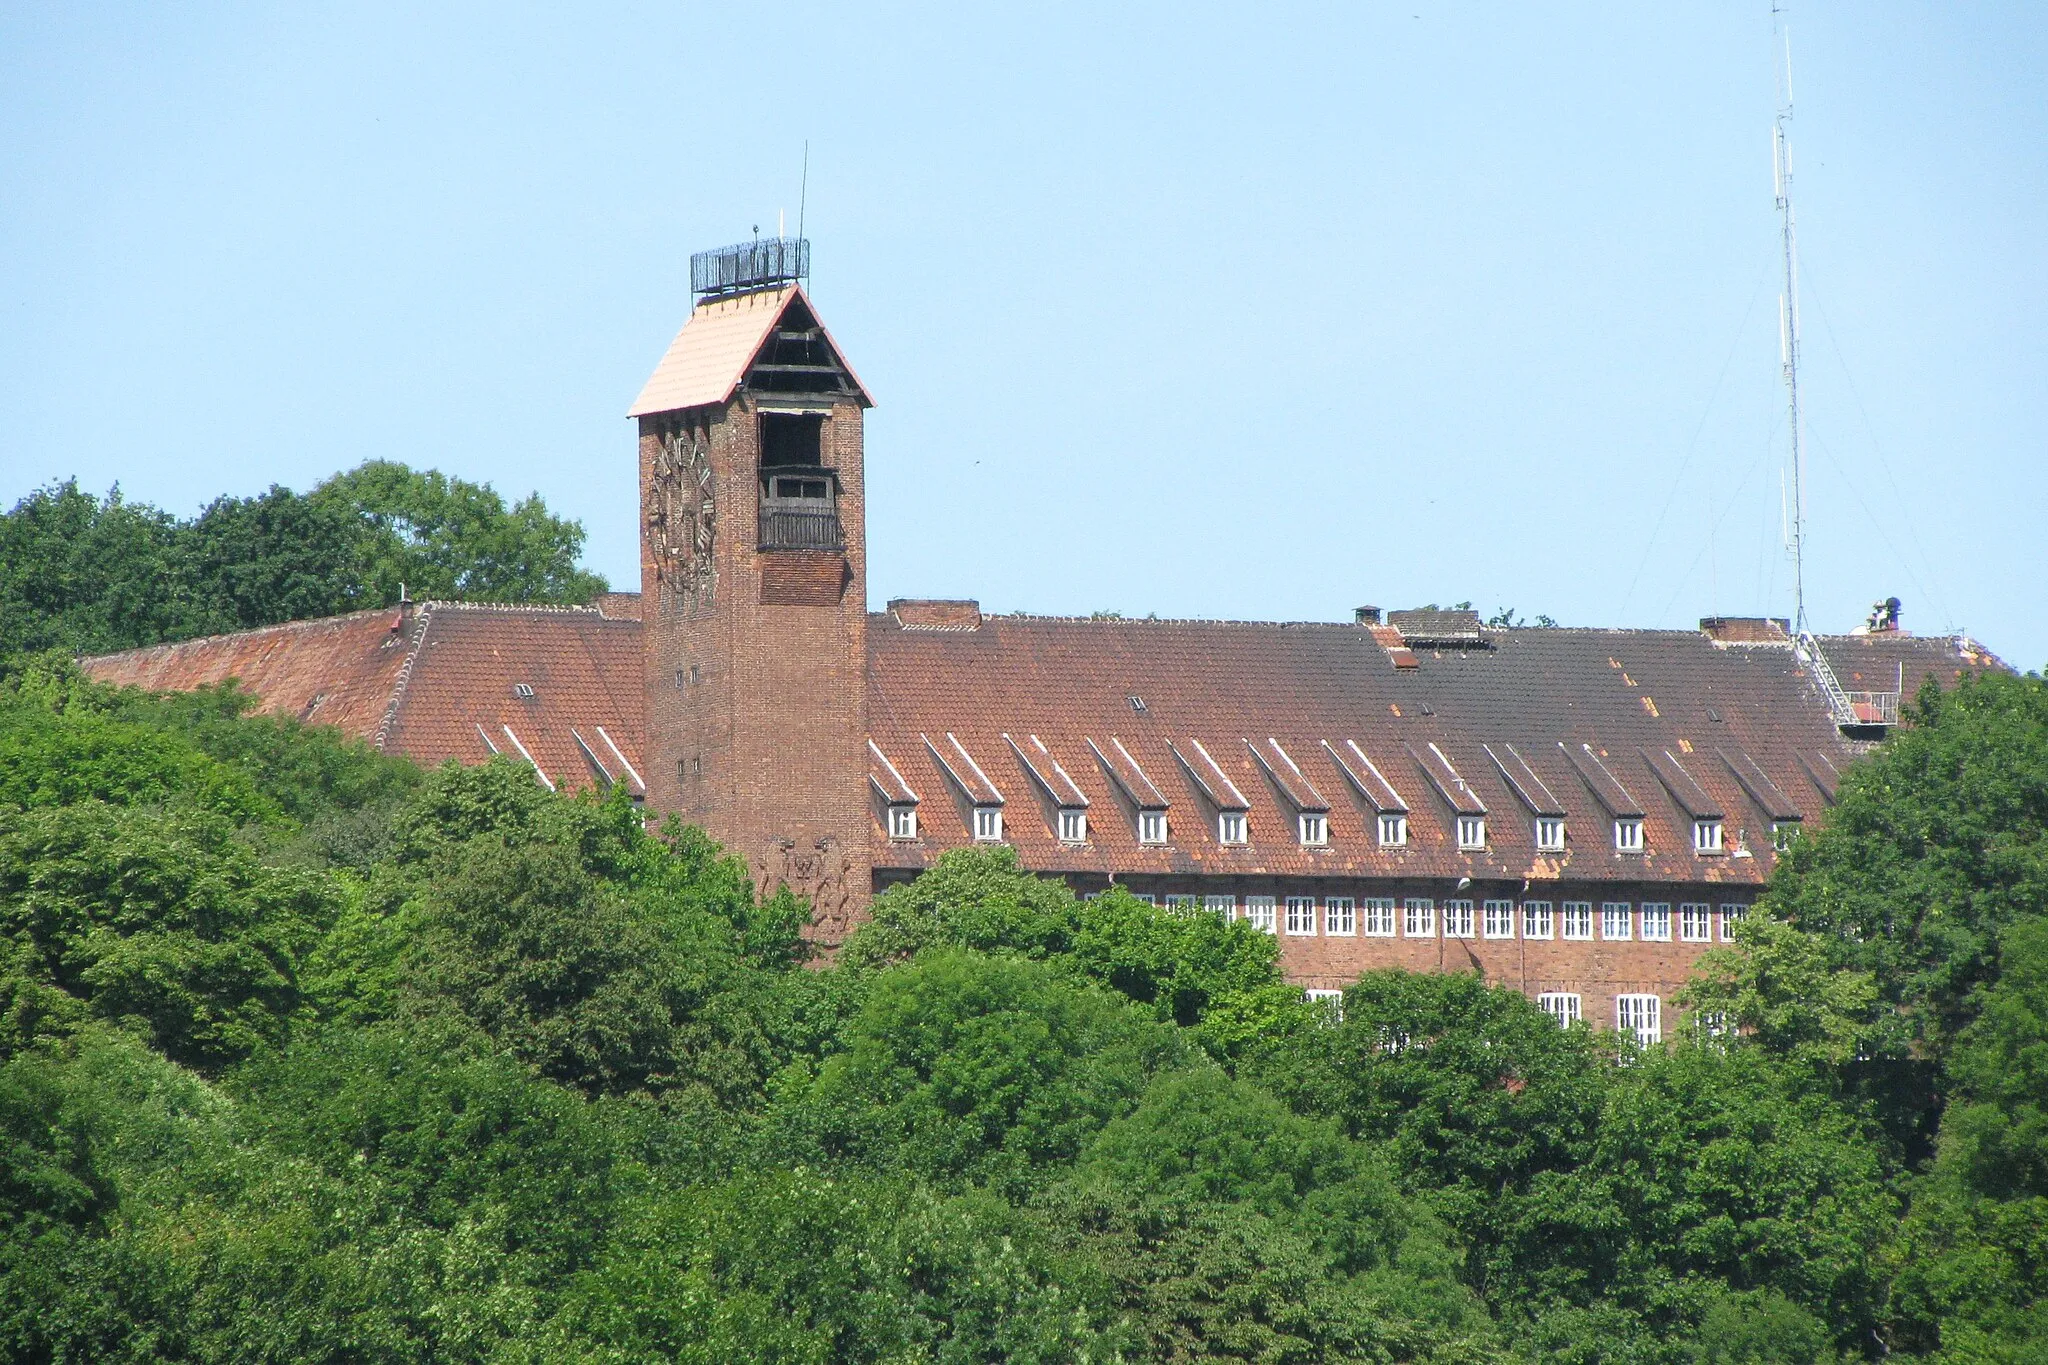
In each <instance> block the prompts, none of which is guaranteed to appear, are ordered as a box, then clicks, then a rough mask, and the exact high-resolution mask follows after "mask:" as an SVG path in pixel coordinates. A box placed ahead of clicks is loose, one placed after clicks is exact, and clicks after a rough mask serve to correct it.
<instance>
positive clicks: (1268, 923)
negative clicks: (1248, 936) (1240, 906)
mask: <svg viewBox="0 0 2048 1365" xmlns="http://www.w3.org/2000/svg"><path fill="white" fill-rule="evenodd" d="M1278 906H1279V902H1278V900H1276V899H1275V898H1274V897H1272V896H1246V897H1245V898H1244V917H1245V920H1246V922H1247V923H1249V924H1250V925H1251V926H1252V928H1254V929H1259V930H1263V931H1264V932H1266V933H1269V934H1270V933H1272V932H1273V931H1274V918H1275V916H1274V911H1275V910H1276V909H1277V908H1278Z"/></svg>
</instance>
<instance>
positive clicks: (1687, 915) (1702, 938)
mask: <svg viewBox="0 0 2048 1365" xmlns="http://www.w3.org/2000/svg"><path fill="white" fill-rule="evenodd" d="M1678 937H1679V939H1680V941H1681V942H1685V943H1710V942H1712V941H1713V938H1714V907H1713V906H1711V905H1706V904H1703V903H1701V902H1698V901H1687V902H1685V903H1684V904H1682V905H1680V906H1679V907H1678Z"/></svg>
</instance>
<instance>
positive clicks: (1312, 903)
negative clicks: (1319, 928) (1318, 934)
mask: <svg viewBox="0 0 2048 1365" xmlns="http://www.w3.org/2000/svg"><path fill="white" fill-rule="evenodd" d="M1315 931H1316V898H1315V897H1314V896H1289V897H1288V898H1287V932H1288V933H1290V934H1295V935H1297V936H1300V935H1307V936H1311V937H1312V936H1313V935H1314V934H1315Z"/></svg>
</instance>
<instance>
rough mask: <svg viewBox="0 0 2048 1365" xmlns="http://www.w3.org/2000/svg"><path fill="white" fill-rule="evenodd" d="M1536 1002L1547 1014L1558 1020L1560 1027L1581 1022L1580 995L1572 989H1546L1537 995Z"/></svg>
mask: <svg viewBox="0 0 2048 1365" xmlns="http://www.w3.org/2000/svg"><path fill="white" fill-rule="evenodd" d="M1536 1004H1537V1006H1538V1007H1539V1008H1540V1009H1541V1010H1542V1011H1543V1012H1544V1013H1545V1014H1547V1015H1549V1016H1550V1017H1551V1018H1553V1019H1555V1020H1557V1026H1558V1027H1559V1028H1565V1027H1567V1026H1569V1025H1572V1024H1576V1023H1578V1022H1579V997H1578V996H1576V995H1574V994H1573V993H1572V992H1570V991H1544V992H1543V993H1542V994H1541V995H1539V996H1537V997H1536Z"/></svg>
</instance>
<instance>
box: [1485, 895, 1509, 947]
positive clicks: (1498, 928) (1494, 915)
mask: <svg viewBox="0 0 2048 1365" xmlns="http://www.w3.org/2000/svg"><path fill="white" fill-rule="evenodd" d="M1479 932H1480V933H1481V934H1483V935H1484V936H1485V937H1487V938H1513V937H1514V936H1515V903H1514V902H1513V901H1486V902H1484V903H1482V904H1481V905H1480V907H1479Z"/></svg>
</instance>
